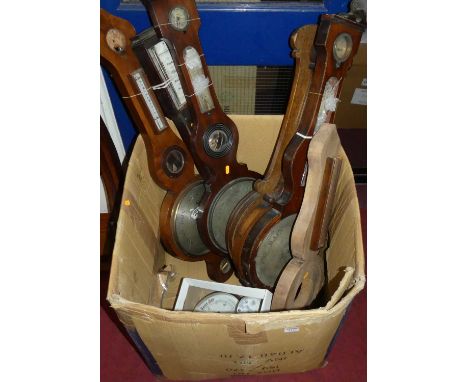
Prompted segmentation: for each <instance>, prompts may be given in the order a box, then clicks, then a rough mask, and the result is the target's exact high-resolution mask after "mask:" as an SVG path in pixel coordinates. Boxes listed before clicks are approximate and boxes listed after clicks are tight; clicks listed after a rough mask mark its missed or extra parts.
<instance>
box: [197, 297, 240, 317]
mask: <svg viewBox="0 0 468 382" xmlns="http://www.w3.org/2000/svg"><path fill="white" fill-rule="evenodd" d="M238 303H239V300H238V298H237V297H236V296H234V295H232V294H230V293H225V292H214V293H211V294H209V295H208V296H205V297H204V298H202V299H201V300H200V302H199V303H198V304H197V305H196V306H195V309H194V310H193V311H194V312H214V313H235V312H236V307H237V304H238Z"/></svg>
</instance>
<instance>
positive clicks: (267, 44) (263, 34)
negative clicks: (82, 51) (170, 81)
mask: <svg viewBox="0 0 468 382" xmlns="http://www.w3.org/2000/svg"><path fill="white" fill-rule="evenodd" d="M348 2H349V1H348V0H325V1H323V3H291V2H289V3H269V4H268V3H245V4H236V3H225V4H213V3H211V4H210V3H201V4H198V11H199V13H200V18H201V23H202V25H201V28H200V40H201V43H202V46H203V50H204V53H205V57H206V61H207V63H208V65H259V66H263V65H265V66H269V65H292V64H293V61H292V58H291V56H290V51H291V50H290V47H289V36H290V35H291V32H292V31H293V30H294V29H296V28H298V27H300V26H302V25H305V24H316V23H317V21H318V18H319V16H320V15H321V14H323V13H338V12H346V11H347V8H348ZM101 7H102V8H104V9H105V10H107V11H109V12H110V13H112V14H114V15H116V16H118V17H122V18H124V19H127V20H129V21H130V22H131V23H132V24H133V26H134V27H135V29H136V31H137V33H139V32H141V31H143V30H145V29H146V28H148V27H150V26H151V23H150V19H149V16H148V14H147V13H146V10H145V9H144V7H143V6H142V5H124V4H122V5H121V4H120V0H101ZM106 82H107V84H108V87H109V93H110V96H111V100H112V104H113V106H114V110H115V112H116V118H117V122H118V123H119V128H120V130H121V133H122V139H123V141H124V145H125V147H126V149H127V148H128V146H129V145H130V143H131V142H132V140H133V138H134V136H135V135H136V132H135V129H134V128H133V126H132V123H131V121H130V119H129V118H128V116H127V115H126V112H125V110H124V109H123V105H122V102H120V98H119V96H118V94H117V91H116V90H115V88H114V86H113V84H111V85H112V86H109V84H110V82H111V81H109V77H108V76H106Z"/></svg>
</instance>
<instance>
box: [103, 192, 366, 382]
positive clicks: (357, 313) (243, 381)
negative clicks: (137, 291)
mask: <svg viewBox="0 0 468 382" xmlns="http://www.w3.org/2000/svg"><path fill="white" fill-rule="evenodd" d="M357 189H358V196H359V203H360V207H361V219H362V227H363V239H364V248H365V250H366V249H367V235H366V233H367V208H366V201H367V187H366V186H365V185H358V186H357ZM366 252H367V251H366ZM101 278H102V279H101V313H100V314H101V382H110V381H112V382H149V381H152V382H155V381H159V380H162V379H160V378H155V377H154V376H153V375H152V374H151V373H150V371H149V370H148V369H147V367H146V365H145V363H144V361H143V360H142V358H140V356H139V354H138V352H137V351H136V350H135V348H134V347H133V345H132V343H131V340H130V339H129V338H128V337H127V335H126V333H125V332H124V330H123V329H122V328H121V325H120V324H119V321H118V319H117V317H116V315H115V313H114V312H113V311H112V309H111V308H109V306H108V303H107V302H106V301H105V294H106V291H107V279H108V275H107V274H105V273H104V274H102V276H101ZM366 327H367V286H366V288H364V290H363V291H362V292H361V293H360V294H359V295H358V296H356V298H355V299H354V301H353V303H352V305H351V307H350V309H349V310H348V313H347V316H346V319H345V320H344V322H343V324H342V326H341V329H340V332H339V333H338V336H337V338H336V342H335V344H334V345H333V347H332V349H331V351H330V354H329V356H328V358H327V362H328V363H327V365H326V366H325V367H324V368H322V369H319V370H314V371H311V372H308V373H304V374H291V375H274V376H265V375H264V376H252V377H234V378H229V379H223V380H222V381H224V382H264V381H271V382H287V381H293V382H306V381H308V382H311V381H312V382H325V381H327V382H330V381H337V382H338V381H339V382H345V381H346V382H362V381H366V380H367V375H366V369H367V331H366ZM213 381H218V380H213ZM219 381H221V380H219Z"/></svg>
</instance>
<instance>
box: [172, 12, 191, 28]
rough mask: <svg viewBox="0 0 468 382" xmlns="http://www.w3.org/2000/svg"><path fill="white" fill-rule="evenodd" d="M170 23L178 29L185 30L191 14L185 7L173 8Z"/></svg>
mask: <svg viewBox="0 0 468 382" xmlns="http://www.w3.org/2000/svg"><path fill="white" fill-rule="evenodd" d="M169 23H170V25H171V27H172V28H174V29H175V30H177V31H184V30H186V29H187V27H188V24H189V14H188V11H187V10H186V9H185V8H184V7H180V6H179V7H175V8H172V9H171V11H170V12H169Z"/></svg>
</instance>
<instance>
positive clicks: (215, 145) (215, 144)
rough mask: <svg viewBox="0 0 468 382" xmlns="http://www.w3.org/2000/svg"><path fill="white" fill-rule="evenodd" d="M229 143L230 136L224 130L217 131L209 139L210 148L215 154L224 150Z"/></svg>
mask: <svg viewBox="0 0 468 382" xmlns="http://www.w3.org/2000/svg"><path fill="white" fill-rule="evenodd" d="M227 143H228V136H227V134H226V132H225V131H223V130H215V131H213V132H212V133H211V134H210V136H209V137H208V146H209V147H210V149H211V150H212V151H214V152H215V153H219V152H220V151H222V150H223V147H224V146H225V145H226V144H227Z"/></svg>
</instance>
